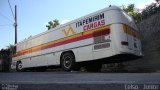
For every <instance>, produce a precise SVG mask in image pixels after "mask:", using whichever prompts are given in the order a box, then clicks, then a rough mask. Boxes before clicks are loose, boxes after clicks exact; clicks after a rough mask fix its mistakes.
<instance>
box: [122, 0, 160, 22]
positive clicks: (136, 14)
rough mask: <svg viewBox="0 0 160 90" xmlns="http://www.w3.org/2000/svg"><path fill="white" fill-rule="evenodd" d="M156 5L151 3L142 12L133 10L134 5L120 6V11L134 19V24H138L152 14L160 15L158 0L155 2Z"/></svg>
mask: <svg viewBox="0 0 160 90" xmlns="http://www.w3.org/2000/svg"><path fill="white" fill-rule="evenodd" d="M156 2H157V3H152V4H150V5H148V6H147V7H146V8H145V9H143V10H142V12H140V11H139V9H137V8H135V5H134V4H129V5H128V6H124V5H123V6H122V9H123V10H124V11H126V12H127V13H128V14H129V15H130V16H132V17H133V18H134V20H135V21H136V22H140V21H142V20H144V19H146V18H148V17H150V16H151V15H153V14H156V13H160V5H159V3H160V0H156Z"/></svg>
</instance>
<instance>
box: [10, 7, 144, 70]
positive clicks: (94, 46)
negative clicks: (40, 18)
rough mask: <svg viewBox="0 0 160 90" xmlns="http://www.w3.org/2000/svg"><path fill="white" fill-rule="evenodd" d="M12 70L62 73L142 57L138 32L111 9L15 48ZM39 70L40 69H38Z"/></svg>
mask: <svg viewBox="0 0 160 90" xmlns="http://www.w3.org/2000/svg"><path fill="white" fill-rule="evenodd" d="M15 46H16V54H15V55H13V58H12V65H11V67H12V69H16V70H17V71H22V70H24V69H28V68H40V67H45V68H46V67H49V66H61V67H62V68H63V69H64V70H65V71H71V70H78V69H79V68H80V67H81V66H85V67H86V69H87V70H88V71H89V70H90V71H92V70H95V71H96V70H99V69H100V68H101V66H102V64H104V63H108V62H115V63H116V62H122V61H126V60H130V59H133V58H135V57H139V56H142V52H141V41H140V35H139V32H138V29H137V27H136V25H135V22H134V20H133V18H132V17H131V16H129V15H128V14H127V13H126V12H124V11H123V10H122V9H120V8H118V7H116V6H111V7H108V8H104V9H102V10H99V11H97V12H94V13H91V14H88V15H86V16H83V17H81V18H78V19H76V20H73V21H71V22H68V23H66V24H63V25H60V26H57V27H56V28H54V29H51V30H48V31H46V32H44V33H41V34H39V35H36V36H34V37H32V38H29V39H27V40H25V41H22V42H19V43H17V44H16V45H15ZM41 69H42V68H41Z"/></svg>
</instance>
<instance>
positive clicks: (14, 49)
mask: <svg viewBox="0 0 160 90" xmlns="http://www.w3.org/2000/svg"><path fill="white" fill-rule="evenodd" d="M7 49H8V50H9V51H10V52H11V54H12V55H13V54H15V53H16V48H15V46H14V45H12V44H9V45H8V46H7Z"/></svg>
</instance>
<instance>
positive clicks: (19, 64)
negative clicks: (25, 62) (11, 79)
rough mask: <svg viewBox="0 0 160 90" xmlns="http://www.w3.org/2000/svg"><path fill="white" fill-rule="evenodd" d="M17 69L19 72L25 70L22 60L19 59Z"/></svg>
mask: <svg viewBox="0 0 160 90" xmlns="http://www.w3.org/2000/svg"><path fill="white" fill-rule="evenodd" d="M16 71H18V72H22V71H23V68H22V63H21V62H20V61H18V62H17V64H16Z"/></svg>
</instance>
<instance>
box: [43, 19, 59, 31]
mask: <svg viewBox="0 0 160 90" xmlns="http://www.w3.org/2000/svg"><path fill="white" fill-rule="evenodd" d="M59 24H60V23H59V20H57V19H55V20H53V21H49V22H48V25H46V27H47V28H48V30H50V29H52V28H55V27H56V26H58V25H59Z"/></svg>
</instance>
